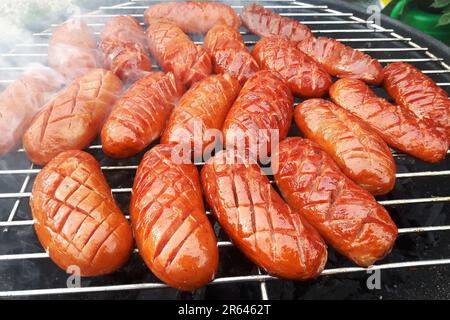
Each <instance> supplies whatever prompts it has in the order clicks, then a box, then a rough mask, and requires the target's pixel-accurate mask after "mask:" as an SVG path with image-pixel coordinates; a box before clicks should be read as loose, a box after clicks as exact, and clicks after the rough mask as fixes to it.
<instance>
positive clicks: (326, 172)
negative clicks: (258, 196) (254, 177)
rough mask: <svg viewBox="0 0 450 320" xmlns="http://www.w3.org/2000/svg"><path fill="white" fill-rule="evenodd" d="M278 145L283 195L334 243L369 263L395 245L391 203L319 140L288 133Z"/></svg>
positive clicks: (278, 176)
mask: <svg viewBox="0 0 450 320" xmlns="http://www.w3.org/2000/svg"><path fill="white" fill-rule="evenodd" d="M278 150H279V151H278V153H277V154H276V155H275V157H274V159H278V162H277V163H272V165H274V169H275V168H276V169H277V172H276V173H275V180H276V183H277V185H278V187H279V188H280V191H281V193H282V194H283V197H284V198H285V199H286V201H287V202H288V204H290V205H291V207H292V208H293V209H294V210H297V211H298V212H300V214H301V215H302V216H303V217H304V218H306V220H307V221H308V222H309V223H310V224H311V225H312V226H313V227H314V228H316V230H317V231H319V233H320V234H321V235H322V236H323V238H324V239H325V241H326V242H327V243H328V244H330V245H331V246H332V247H333V248H335V249H336V250H337V251H339V252H340V253H341V254H343V255H345V256H347V257H348V258H350V259H352V260H353V261H354V262H355V263H357V264H358V265H360V266H363V267H368V266H370V265H372V264H373V263H374V262H375V261H377V260H379V259H382V258H383V257H384V256H385V255H386V254H387V253H388V252H389V251H390V250H391V248H392V246H393V245H394V242H395V239H396V237H397V233H398V231H397V227H396V226H395V224H394V222H392V220H391V217H390V216H389V214H388V212H387V211H386V209H384V208H383V206H381V205H380V204H378V203H377V202H376V201H375V199H374V197H373V196H372V195H371V194H370V193H368V192H367V191H365V190H364V189H362V188H360V187H359V186H358V185H356V184H355V183H354V182H353V181H351V180H350V179H348V178H347V177H346V176H345V175H344V174H343V173H342V172H341V170H339V168H338V166H337V165H336V163H335V162H334V161H333V159H331V157H330V156H329V155H327V154H326V153H325V152H324V151H323V150H321V149H320V148H319V146H317V145H316V144H315V143H313V142H311V141H309V140H307V139H302V138H287V139H285V140H283V141H282V142H280V144H279V148H278Z"/></svg>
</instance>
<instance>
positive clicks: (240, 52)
mask: <svg viewBox="0 0 450 320" xmlns="http://www.w3.org/2000/svg"><path fill="white" fill-rule="evenodd" d="M205 49H206V51H207V52H208V54H209V55H210V56H211V59H212V61H213V66H214V72H215V73H219V74H223V73H226V72H228V73H229V74H230V75H231V76H232V77H234V78H236V79H238V80H239V83H240V84H241V85H243V84H244V83H245V81H247V80H248V78H250V77H251V76H252V75H253V74H254V73H255V72H256V71H258V70H259V66H258V64H257V63H256V61H255V59H253V57H252V56H251V54H250V52H249V51H248V49H247V47H246V46H245V44H244V40H243V39H242V36H241V34H240V33H239V31H237V30H235V29H233V28H232V27H229V26H227V25H224V24H217V25H215V26H214V27H212V28H211V29H210V30H209V31H208V33H207V34H206V37H205Z"/></svg>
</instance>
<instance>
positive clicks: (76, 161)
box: [30, 151, 133, 276]
mask: <svg viewBox="0 0 450 320" xmlns="http://www.w3.org/2000/svg"><path fill="white" fill-rule="evenodd" d="M30 205H31V211H32V213H33V219H34V220H35V224H34V228H35V229H36V233H37V235H38V238H39V241H40V242H41V244H42V246H43V247H44V249H45V251H47V252H48V254H49V255H50V258H51V259H52V260H53V261H54V262H55V263H56V264H57V265H58V266H59V267H60V268H62V269H64V270H67V268H68V267H70V266H77V267H78V268H80V274H81V275H82V276H99V275H104V274H108V273H111V272H113V271H115V270H117V269H118V268H120V267H121V266H122V265H123V264H124V263H125V262H126V261H127V259H128V257H129V255H130V253H131V249H132V245H133V236H132V232H131V228H130V225H129V224H128V221H127V220H126V219H125V216H124V215H123V213H122V212H121V211H120V209H119V208H118V207H117V205H116V203H115V201H114V199H113V197H112V196H111V189H110V188H109V186H108V184H107V182H106V179H105V177H104V176H103V174H102V171H101V170H100V166H99V165H98V163H97V161H96V160H95V159H94V157H92V156H91V155H90V154H88V153H86V152H83V151H66V152H63V153H60V154H59V155H58V156H56V157H55V158H53V159H52V161H50V162H49V163H48V164H47V165H46V166H45V167H44V168H43V169H42V171H41V172H39V174H38V175H37V177H36V181H35V183H34V185H33V191H32V194H31V198H30Z"/></svg>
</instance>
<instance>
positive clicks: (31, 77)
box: [0, 67, 63, 156]
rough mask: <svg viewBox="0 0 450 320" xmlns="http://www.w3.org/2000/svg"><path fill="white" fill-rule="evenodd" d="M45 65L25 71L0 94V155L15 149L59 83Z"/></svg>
mask: <svg viewBox="0 0 450 320" xmlns="http://www.w3.org/2000/svg"><path fill="white" fill-rule="evenodd" d="M62 83H63V79H62V77H61V76H60V75H59V74H58V73H56V72H55V71H53V70H52V69H50V68H47V67H39V68H34V69H32V70H29V71H27V72H26V73H25V74H23V75H22V76H20V77H19V78H18V79H17V80H15V81H14V82H13V83H11V84H10V85H9V86H8V87H7V88H6V89H5V90H4V91H3V92H2V93H1V94H0V132H1V134H0V156H2V155H4V154H6V153H8V152H10V151H12V150H14V148H17V146H18V145H19V143H20V141H21V140H22V135H23V133H24V132H25V130H26V129H27V128H28V125H29V124H30V122H31V119H33V116H34V115H35V114H36V113H37V112H38V111H39V110H40V109H41V108H42V107H43V106H44V102H45V101H46V100H48V98H49V97H50V96H51V95H52V94H53V93H54V92H55V91H56V90H57V89H58V88H59V87H60V86H61V85H62Z"/></svg>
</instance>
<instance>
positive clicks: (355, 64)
mask: <svg viewBox="0 0 450 320" xmlns="http://www.w3.org/2000/svg"><path fill="white" fill-rule="evenodd" d="M297 47H298V48H299V49H300V50H301V51H303V52H304V53H306V54H307V55H309V56H310V57H311V58H313V59H314V60H316V61H317V62H319V63H320V64H321V65H322V66H323V67H324V68H325V70H326V71H327V72H328V73H329V74H331V75H332V76H335V77H338V78H351V79H360V80H363V81H364V82H366V83H368V84H372V85H378V84H380V83H381V82H382V81H383V68H382V67H381V64H380V63H379V62H378V60H376V59H374V58H372V57H371V56H369V55H368V54H365V53H363V52H361V51H358V50H355V49H353V48H351V47H348V46H346V45H344V44H342V43H341V42H339V41H337V40H335V39H332V38H325V37H318V38H314V37H310V38H308V39H306V40H304V41H302V42H300V43H298V46H297Z"/></svg>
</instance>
